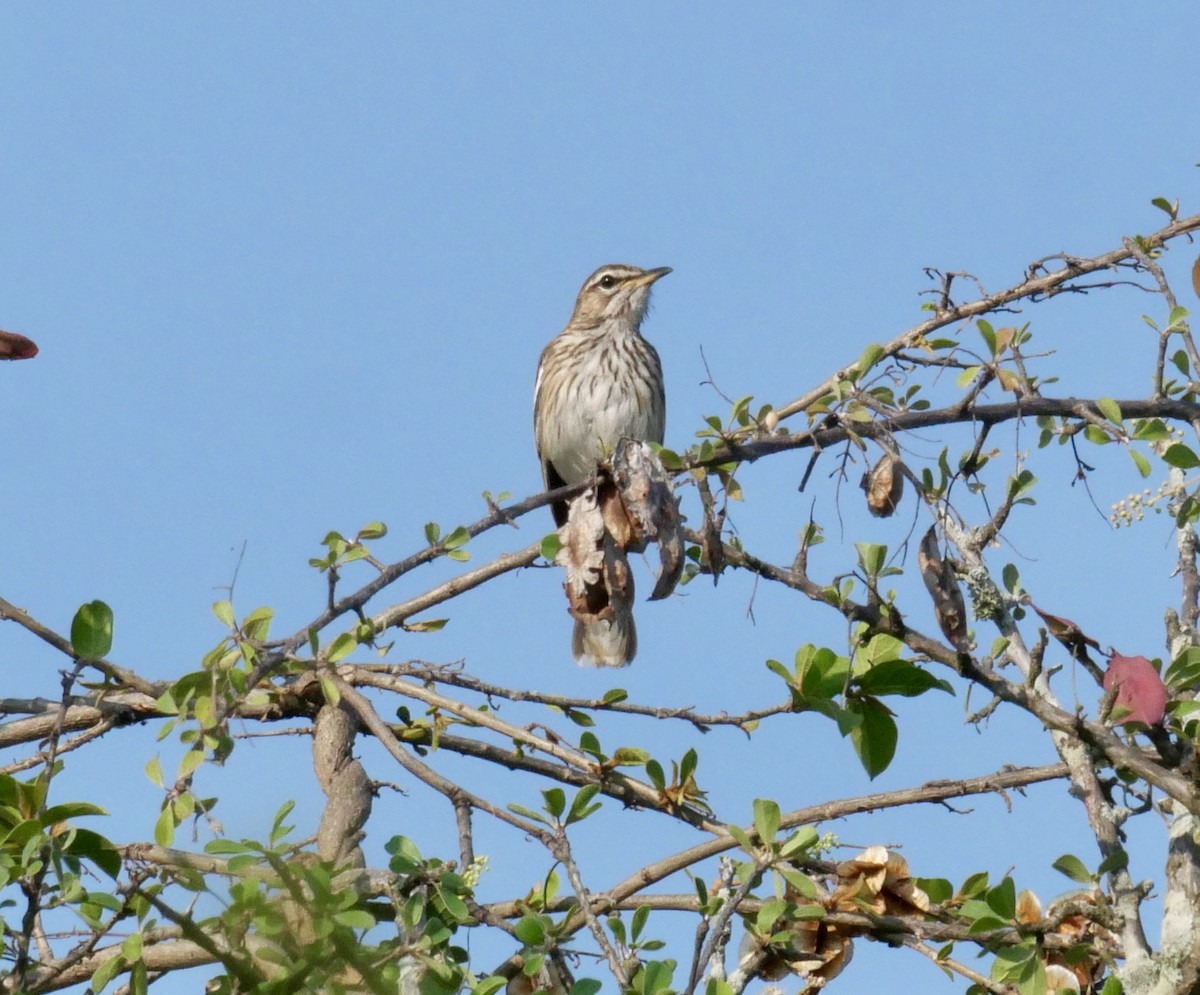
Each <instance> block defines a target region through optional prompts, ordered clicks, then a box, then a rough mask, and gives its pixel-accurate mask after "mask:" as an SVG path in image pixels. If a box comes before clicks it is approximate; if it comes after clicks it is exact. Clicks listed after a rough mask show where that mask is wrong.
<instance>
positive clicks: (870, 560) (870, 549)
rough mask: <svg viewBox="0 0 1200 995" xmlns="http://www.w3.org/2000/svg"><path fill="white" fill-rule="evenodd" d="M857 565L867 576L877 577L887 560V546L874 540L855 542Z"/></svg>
mask: <svg viewBox="0 0 1200 995" xmlns="http://www.w3.org/2000/svg"><path fill="white" fill-rule="evenodd" d="M854 548H855V550H857V552H858V565H859V567H861V568H862V571H863V573H865V574H866V575H867V576H868V577H877V576H879V572H880V571H881V570H882V569H883V565H884V563H885V562H886V561H887V546H882V545H880V544H879V543H874V542H856V543H855V544H854Z"/></svg>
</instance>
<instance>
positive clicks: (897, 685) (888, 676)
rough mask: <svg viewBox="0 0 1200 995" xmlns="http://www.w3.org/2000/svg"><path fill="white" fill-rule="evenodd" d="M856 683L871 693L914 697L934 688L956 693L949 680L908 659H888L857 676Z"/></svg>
mask: <svg viewBox="0 0 1200 995" xmlns="http://www.w3.org/2000/svg"><path fill="white" fill-rule="evenodd" d="M855 683H856V684H857V685H858V687H859V688H860V689H861V690H862V691H864V692H865V693H867V694H871V695H886V694H898V695H903V696H904V697H905V698H914V697H916V696H917V695H921V694H924V693H925V692H926V691H931V690H933V689H934V688H936V689H937V690H939V691H945V692H946V693H947V694H954V688H953V687H952V686H951V685H950V684H949V683H948V682H947V681H944V680H942V679H941V678H940V677H934V676H933V674H931V673H929V671H928V670H922V669H921V668H920V667H918V666H917V665H916V664H914V663H909V662H908V661H907V660H887V661H885V662H883V663H881V664H878V665H877V666H875V667H872V668H871V669H870V670H868V671H867V672H866V673H864V674H862V675H861V676H859V677H856V678H855Z"/></svg>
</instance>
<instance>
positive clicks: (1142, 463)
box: [1129, 449, 1150, 478]
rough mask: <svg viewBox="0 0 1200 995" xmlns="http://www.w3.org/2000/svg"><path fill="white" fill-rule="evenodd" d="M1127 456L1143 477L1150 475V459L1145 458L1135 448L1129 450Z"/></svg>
mask: <svg viewBox="0 0 1200 995" xmlns="http://www.w3.org/2000/svg"><path fill="white" fill-rule="evenodd" d="M1129 458H1130V459H1131V460H1133V465H1134V466H1136V467H1137V471H1138V473H1139V474H1141V476H1142V477H1143V478H1145V477H1148V476H1150V461H1149V460H1148V459H1146V457H1145V456H1143V455H1142V454H1141V453H1139V452H1138V451H1137V450H1136V449H1130V450H1129Z"/></svg>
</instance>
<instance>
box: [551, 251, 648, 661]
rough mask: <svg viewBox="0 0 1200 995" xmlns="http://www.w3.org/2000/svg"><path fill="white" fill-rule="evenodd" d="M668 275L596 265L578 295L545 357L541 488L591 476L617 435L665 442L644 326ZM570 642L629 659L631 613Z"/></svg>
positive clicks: (582, 630) (633, 639)
mask: <svg viewBox="0 0 1200 995" xmlns="http://www.w3.org/2000/svg"><path fill="white" fill-rule="evenodd" d="M670 272H671V271H670V269H668V268H667V267H661V268H659V269H653V270H643V269H639V268H638V267H636V266H626V265H623V264H614V265H609V266H601V267H600V268H599V269H598V270H596V272H595V273H593V274H592V275H591V276H590V277H588V278H587V280H586V281H585V282H584V284H583V287H582V288H581V289H580V291H579V296H578V297H577V298H576V301H575V311H574V313H573V314H572V315H571V320H570V321H569V322H568V323H567V327H566V328H564V329H563V330H562V332H560V333H559V335H558V336H557V337H556V338H554V339H553V340H552V341H551V342H550V344H549V345H547V346H546V348H545V349H544V350H543V351H542V356H541V360H540V361H539V362H538V372H537V384H536V386H535V388H534V406H533V425H534V438H535V441H536V443H537V453H538V459H539V460H540V461H541V464H542V478H543V480H544V482H545V485H546V488H547V489H553V488H555V487H562V486H563V485H565V484H578V483H582V482H583V481H585V480H588V479H589V478H590V477H591V476H592V475H593V474H594V473H595V472H596V465H597V463H598V462H599V461H600V460H601V459H602V458H603V457H604V456H605V455H606V454H607V453H608V452H609V451H611V449H612V448H613V446H615V445H616V444H617V442H619V441H620V440H621V439H622V438H631V439H638V440H641V441H645V442H657V443H661V442H662V440H663V431H664V428H665V424H666V399H665V396H664V393H663V376H662V364H661V363H660V361H659V358H658V353H657V352H656V351H655V349H654V346H652V345H651V344H650V343H649V342H647V341H646V340H645V339H644V338H642V334H641V324H642V319H643V318H644V317H645V315H646V308H647V305H648V304H649V302H650V288H651V286H652V285H653V284H654V282H655V281H656V280H658V279H660V278H662V277H664V276H666V275H667V274H668V273H670ZM552 511H553V513H554V521H555V523H556V524H557V525H559V526H560V527H561V526H562V525H564V524H565V523H566V521H567V515H568V505H567V502H565V501H560V502H556V503H555V504H554V505H553V506H552ZM621 614H622V616H624V615H625V613H621ZM572 646H573V649H574V652H575V657H576V659H579V658H581V657H587V658H588V659H589V660H590V661H591V662H593V663H596V664H600V665H607V666H621V665H623V664H625V663H628V662H629V661H630V660H632V659H633V655H634V653H635V652H636V648H637V633H636V629H635V628H634V625H633V618H632V615H629V616H628V617H619V618H614V619H612V620H604V621H599V622H592V623H588V624H586V625H585V624H584V623H581V622H576V626H575V636H574V639H573V644H572Z"/></svg>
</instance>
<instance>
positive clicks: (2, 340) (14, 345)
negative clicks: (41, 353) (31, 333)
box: [0, 331, 38, 359]
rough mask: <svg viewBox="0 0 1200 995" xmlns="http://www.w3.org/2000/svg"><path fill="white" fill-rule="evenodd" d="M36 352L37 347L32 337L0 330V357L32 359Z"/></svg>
mask: <svg viewBox="0 0 1200 995" xmlns="http://www.w3.org/2000/svg"><path fill="white" fill-rule="evenodd" d="M37 354H38V347H37V344H36V343H35V342H34V341H33V340H32V339H27V338H25V336H24V335H18V334H17V333H16V332H3V331H0V359H33V357H34V356H36V355H37Z"/></svg>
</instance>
